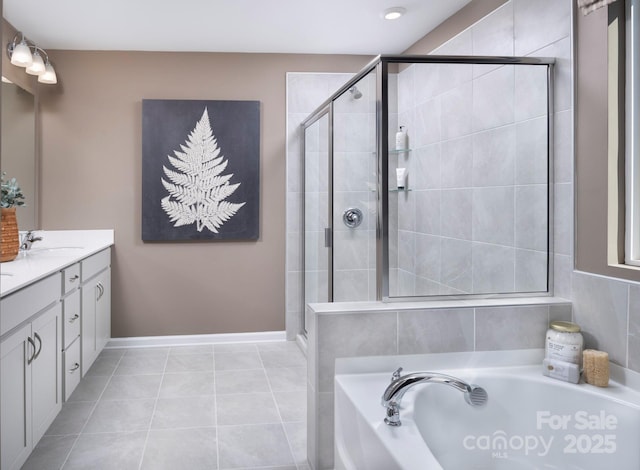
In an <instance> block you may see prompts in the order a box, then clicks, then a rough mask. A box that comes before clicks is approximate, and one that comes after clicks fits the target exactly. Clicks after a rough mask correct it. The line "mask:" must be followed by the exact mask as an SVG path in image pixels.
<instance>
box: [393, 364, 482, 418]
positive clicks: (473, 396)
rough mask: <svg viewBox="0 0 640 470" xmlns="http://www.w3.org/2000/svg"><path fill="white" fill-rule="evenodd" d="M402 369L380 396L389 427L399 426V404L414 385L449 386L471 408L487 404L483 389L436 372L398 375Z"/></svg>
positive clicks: (396, 373) (394, 375) (395, 373)
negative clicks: (456, 391)
mask: <svg viewBox="0 0 640 470" xmlns="http://www.w3.org/2000/svg"><path fill="white" fill-rule="evenodd" d="M401 371H402V368H400V369H398V370H397V371H396V372H394V374H393V376H392V378H391V384H389V386H388V387H387V389H386V390H385V391H384V393H383V394H382V406H384V407H385V408H386V409H387V416H386V418H385V419H384V422H385V423H386V424H388V425H389V426H400V425H401V424H402V422H401V421H400V402H401V401H402V397H403V396H404V394H405V393H406V392H407V391H408V390H409V389H410V388H411V387H413V386H414V385H418V384H423V383H438V384H444V385H449V386H450V387H453V388H455V389H458V390H460V391H461V392H463V393H464V399H465V400H466V402H467V403H469V404H470V405H471V406H482V405H484V404H486V403H487V398H488V396H487V392H486V390H485V389H484V388H482V387H478V386H477V385H471V384H468V383H466V382H464V381H463V380H460V379H458V378H456V377H452V376H450V375H445V374H439V373H437V372H414V373H411V374H406V375H402V376H401V375H400V372H401Z"/></svg>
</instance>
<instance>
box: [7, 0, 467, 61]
mask: <svg viewBox="0 0 640 470" xmlns="http://www.w3.org/2000/svg"><path fill="white" fill-rule="evenodd" d="M469 1H470V0H58V1H51V0H4V6H3V15H4V17H5V18H6V19H7V20H8V21H9V22H10V23H11V24H12V25H13V26H15V27H16V28H17V29H18V30H21V31H23V32H24V34H25V35H26V36H27V37H28V38H29V39H31V40H33V41H35V42H36V43H37V44H38V45H39V46H41V47H44V48H45V49H70V50H137V51H209V52H261V53H303V54H364V55H377V54H399V53H401V52H403V51H405V50H406V49H407V48H408V47H409V46H411V45H412V44H413V43H415V42H416V41H417V40H419V39H420V38H421V37H422V36H424V35H425V34H426V33H428V32H429V31H431V30H432V29H433V28H435V27H436V26H438V25H439V24H440V23H442V22H443V21H444V20H445V19H446V18H448V17H449V16H451V15H452V14H454V13H455V12H456V11H458V10H459V9H460V8H462V7H463V6H464V5H466V4H467V3H469ZM395 6H401V7H404V8H406V10H407V13H406V14H405V15H404V16H403V17H401V18H400V19H397V20H393V21H389V20H384V19H383V18H382V12H383V11H384V10H385V9H387V8H390V7H395Z"/></svg>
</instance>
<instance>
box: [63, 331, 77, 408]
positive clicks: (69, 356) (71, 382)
mask: <svg viewBox="0 0 640 470" xmlns="http://www.w3.org/2000/svg"><path fill="white" fill-rule="evenodd" d="M62 354H63V361H62V362H63V366H64V401H67V400H68V399H69V397H70V396H71V394H72V393H73V391H74V390H75V389H76V387H77V386H78V384H79V383H80V378H81V377H82V374H81V371H80V338H77V339H76V340H75V341H74V342H73V343H72V344H71V346H69V347H68V348H67V349H66V350H65V351H64V352H63V353H62Z"/></svg>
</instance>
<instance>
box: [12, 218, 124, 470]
mask: <svg viewBox="0 0 640 470" xmlns="http://www.w3.org/2000/svg"><path fill="white" fill-rule="evenodd" d="M42 235H43V242H41V243H43V244H44V243H47V242H48V243H49V245H48V246H44V247H41V248H42V252H35V253H33V254H31V253H27V254H24V255H23V256H20V257H18V258H17V259H16V260H14V261H12V262H10V263H2V264H0V274H1V275H2V282H1V283H0V470H18V469H20V467H21V466H22V465H23V464H24V462H25V461H26V460H27V458H28V457H29V454H30V453H31V451H32V450H33V448H34V447H35V446H36V445H37V444H38V441H39V440H40V438H41V437H42V436H43V435H44V433H45V432H46V430H47V428H48V427H49V426H50V425H51V423H52V422H53V420H54V419H55V417H56V416H57V415H58V413H59V412H60V410H61V408H62V402H63V401H64V400H65V399H67V398H68V397H69V396H70V395H71V393H72V392H73V390H74V388H75V387H76V386H77V385H78V383H79V382H80V378H81V374H83V373H84V372H86V370H88V369H89V367H90V366H91V364H92V363H93V361H94V360H95V358H96V357H97V356H98V354H99V353H100V351H101V350H102V348H104V346H105V345H106V343H107V341H108V340H109V339H110V336H111V295H110V288H111V280H110V273H111V271H110V265H111V248H110V247H111V246H112V245H113V231H112V230H85V231H45V232H42ZM67 246H78V247H81V248H77V249H75V248H74V249H68V248H64V247H67ZM56 250H60V251H56ZM83 308H85V309H86V310H85V311H83ZM85 320H86V321H85ZM85 335H86V336H85ZM85 347H86V351H87V356H86V363H84V364H83V360H85V358H84V355H83V351H84V349H85Z"/></svg>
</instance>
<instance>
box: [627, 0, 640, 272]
mask: <svg viewBox="0 0 640 470" xmlns="http://www.w3.org/2000/svg"><path fill="white" fill-rule="evenodd" d="M626 16H627V20H626V21H627V23H626V30H627V38H626V41H627V58H626V61H627V67H626V69H627V76H626V90H625V94H626V99H625V105H626V106H625V107H626V129H625V135H626V138H625V141H626V142H625V146H626V178H625V181H626V199H625V201H626V217H625V218H626V220H625V263H626V264H629V265H633V266H640V135H638V132H639V130H638V129H639V128H640V103H639V101H640V100H638V95H639V94H640V86H638V81H639V80H640V47H639V46H638V44H639V42H640V0H627V2H626Z"/></svg>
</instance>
